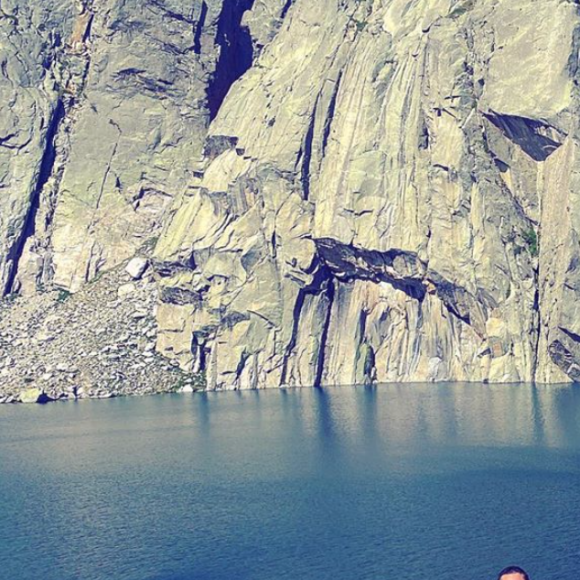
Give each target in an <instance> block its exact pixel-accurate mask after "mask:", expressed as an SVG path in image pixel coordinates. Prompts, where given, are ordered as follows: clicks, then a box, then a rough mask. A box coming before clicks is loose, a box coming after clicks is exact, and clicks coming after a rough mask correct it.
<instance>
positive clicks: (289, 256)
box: [156, 0, 580, 388]
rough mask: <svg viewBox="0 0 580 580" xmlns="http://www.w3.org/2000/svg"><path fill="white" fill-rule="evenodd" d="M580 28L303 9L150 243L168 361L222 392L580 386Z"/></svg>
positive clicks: (502, 6) (410, 12)
mask: <svg viewBox="0 0 580 580" xmlns="http://www.w3.org/2000/svg"><path fill="white" fill-rule="evenodd" d="M579 23H580V19H579V17H578V7H577V6H575V5H574V3H570V2H560V1H557V0H554V1H550V0H548V1H545V2H536V1H532V0H518V1H517V2H516V1H510V2H506V1H503V2H502V1H494V0H489V1H488V0H479V1H477V0H476V1H462V2H457V1H451V0H434V1H431V2H424V1H422V0H416V1H412V0H405V1H401V0H390V1H388V0H384V1H380V0H377V1H374V2H370V1H369V2H364V1H361V2H356V1H352V2H340V1H337V0H323V1H320V2H316V3H312V2H306V1H303V2H302V1H300V0H298V1H297V2H295V3H294V4H293V5H292V6H291V7H290V9H289V11H288V14H287V16H286V18H285V22H284V25H283V27H282V29H281V30H280V32H279V33H278V34H277V35H276V37H275V38H274V39H273V40H272V41H271V42H270V44H269V45H267V47H266V49H265V50H264V51H263V53H262V54H261V56H260V57H259V59H258V60H257V62H256V64H255V65H254V66H253V67H252V68H251V69H250V70H249V71H248V72H247V73H246V74H245V75H244V76H243V78H242V79H241V80H240V81H239V82H238V83H236V85H234V87H233V88H232V89H231V91H230V92H229V94H228V96H227V98H226V100H225V102H224V104H223V105H222V107H221V109H220V111H219V113H218V115H217V117H216V119H215V120H214V121H213V123H212V125H211V127H210V130H209V134H208V138H207V140H206V147H205V167H204V170H203V172H200V175H199V178H198V181H197V183H196V184H195V186H193V185H192V187H191V188H190V189H191V193H190V195H189V198H188V199H187V200H186V201H185V202H184V203H183V204H182V205H181V207H180V208H179V210H178V211H177V213H176V214H175V216H174V217H173V219H172V221H171V222H170V224H169V225H168V227H167V228H166V230H165V232H164V234H163V236H162V238H161V240H160V242H159V244H158V246H157V250H156V258H157V262H158V271H159V273H160V275H161V285H162V292H161V300H162V304H161V305H160V308H159V315H158V316H159V323H160V328H161V334H160V337H159V348H160V349H161V350H162V351H163V352H165V353H166V354H168V355H170V356H174V357H177V358H178V359H179V360H180V361H181V364H182V365H183V366H184V367H186V368H200V369H205V370H206V372H207V375H208V381H209V384H210V385H211V386H213V387H214V388H252V387H259V386H280V385H310V384H315V385H318V384H345V383H361V382H369V381H436V380H474V381H481V380H487V381H497V382H503V381H529V380H541V381H562V380H569V379H570V378H572V379H573V378H575V373H578V375H579V376H580V367H577V366H576V362H575V361H576V360H578V359H577V357H578V355H580V350H578V349H579V348H580V342H579V341H580V329H574V325H575V322H574V321H575V320H577V317H576V316H575V314H576V309H577V305H578V304H579V301H578V297H577V296H576V288H578V282H575V281H574V280H575V279H576V277H577V273H576V271H577V268H578V266H577V262H578V258H577V252H578V243H577V238H576V232H577V231H578V230H577V227H576V225H575V218H574V216H575V215H577V214H578V215H580V208H578V206H577V203H574V196H575V195H576V194H575V192H576V191H578V190H579V189H578V186H579V184H578V183H577V182H576V174H577V171H576V167H577V163H576V161H575V158H576V147H577V123H578V107H577V105H578V95H577V88H576V80H577V53H578V33H577V27H578V24H579Z"/></svg>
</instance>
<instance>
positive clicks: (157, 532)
mask: <svg viewBox="0 0 580 580" xmlns="http://www.w3.org/2000/svg"><path fill="white" fill-rule="evenodd" d="M0 491H1V493H0V518H1V520H0V521H1V526H0V577H1V578H6V579H10V580H28V579H34V580H37V579H41V578H42V579H43V580H69V579H81V580H85V579H86V580H104V579H107V580H117V579H118V580H186V579H192V580H193V579H203V580H205V579H219V580H222V579H224V580H226V579H227V580H278V579H280V580H281V579H293V580H314V579H316V580H326V579H332V580H341V579H344V580H351V579H352V580H363V579H373V580H374V579H377V580H379V579H385V580H391V579H393V580H395V579H396V580H406V579H409V580H411V579H423V578H425V579H441V580H447V579H449V580H470V579H474V580H479V579H481V580H486V579H492V578H494V575H495V573H496V572H497V571H498V569H500V568H501V567H503V566H505V565H507V564H509V563H518V564H520V565H522V566H524V567H526V568H529V571H530V572H531V574H532V580H562V579H568V578H569V579H577V578H579V577H580V576H579V575H578V567H579V566H580V388H578V387H576V388H574V387H568V386H561V387H533V386H521V385H520V386H486V385H439V386H433V385H430V386H423V385H405V386H398V385H392V386H378V387H373V388H369V387H367V388H365V387H352V388H335V389H326V390H323V391H317V390H288V391H280V392H278V391H271V392H248V393H243V394H240V393H218V394H203V395H193V396H191V395H175V396H164V397H155V398H146V399H116V400H109V401H83V402H80V403H66V404H52V405H46V406H24V405H22V406H6V405H5V406H2V407H0Z"/></svg>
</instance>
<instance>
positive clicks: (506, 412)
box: [283, 384, 580, 450]
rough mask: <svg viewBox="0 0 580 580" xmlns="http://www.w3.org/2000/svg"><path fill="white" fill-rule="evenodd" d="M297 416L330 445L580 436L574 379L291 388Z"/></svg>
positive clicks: (290, 403)
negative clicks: (564, 381) (562, 381)
mask: <svg viewBox="0 0 580 580" xmlns="http://www.w3.org/2000/svg"><path fill="white" fill-rule="evenodd" d="M283 397H284V398H285V403H284V404H285V405H286V407H287V408H291V409H293V411H292V413H293V420H294V421H295V422H300V423H303V428H304V429H306V431H308V432H309V433H310V434H311V435H314V434H316V435H317V436H319V437H320V439H321V440H320V443H321V444H323V445H325V446H326V447H327V449H328V448H330V447H331V446H332V444H333V442H334V444H338V443H339V442H340V443H343V444H347V443H349V442H351V443H354V442H355V441H356V442H357V443H363V442H364V440H366V441H367V442H368V443H369V444H371V445H373V444H377V443H378V444H381V445H384V446H398V447H400V448H402V447H405V448H408V449H409V450H410V449H412V448H417V447H421V446H425V445H429V444H445V445H461V446H485V447H498V446H508V447H521V446H528V445H540V446H545V447H564V448H565V447H568V446H569V445H570V444H572V442H574V441H577V440H578V437H580V390H579V389H577V388H575V387H574V386H570V385H561V386H554V385H480V384H442V385H432V384H429V385H427V384H417V385H395V384H392V385H379V386H372V387H363V386H359V387H355V388H328V389H319V390H296V391H292V390H289V391H286V392H285V393H284V394H283Z"/></svg>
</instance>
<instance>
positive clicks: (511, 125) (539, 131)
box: [484, 111, 566, 161]
mask: <svg viewBox="0 0 580 580" xmlns="http://www.w3.org/2000/svg"><path fill="white" fill-rule="evenodd" d="M484 117H485V118H486V119H487V120H488V121H489V122H490V123H492V124H493V125H494V126H495V127H497V128H498V129H499V130H500V131H501V132H502V133H503V134H504V135H505V136H506V137H507V138H508V139H509V140H510V141H512V142H513V143H515V144H516V145H518V146H519V147H520V148H521V149H522V150H523V151H524V152H525V153H527V154H528V155H529V156H530V157H531V158H532V159H534V161H545V160H546V159H547V158H548V157H549V156H550V155H552V153H554V151H556V149H558V148H559V147H560V146H561V145H562V143H563V141H564V139H565V137H566V136H565V135H563V134H562V133H561V132H560V131H558V130H557V129H556V128H554V127H552V126H551V125H548V124H547V123H543V122H541V121H537V120H536V119H528V118H526V117H518V116H516V115H501V114H499V113H495V112H493V111H492V112H490V113H485V114H484Z"/></svg>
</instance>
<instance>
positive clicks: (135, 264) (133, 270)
mask: <svg viewBox="0 0 580 580" xmlns="http://www.w3.org/2000/svg"><path fill="white" fill-rule="evenodd" d="M147 266H149V261H148V260H147V259H146V258H133V259H132V260H130V261H129V263H128V264H127V267H126V268H125V272H127V274H129V276H131V278H133V280H140V279H141V277H142V276H143V274H144V273H145V270H147Z"/></svg>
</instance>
